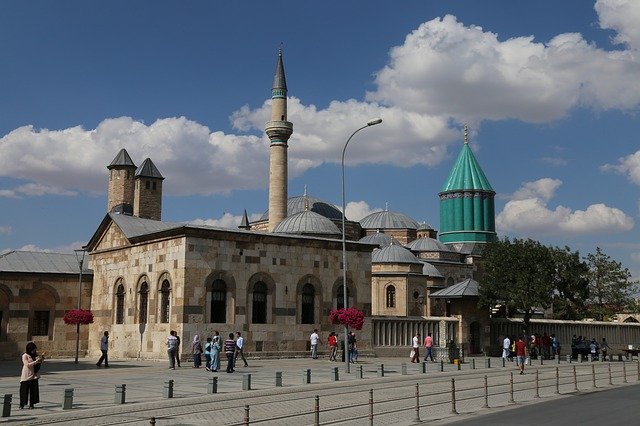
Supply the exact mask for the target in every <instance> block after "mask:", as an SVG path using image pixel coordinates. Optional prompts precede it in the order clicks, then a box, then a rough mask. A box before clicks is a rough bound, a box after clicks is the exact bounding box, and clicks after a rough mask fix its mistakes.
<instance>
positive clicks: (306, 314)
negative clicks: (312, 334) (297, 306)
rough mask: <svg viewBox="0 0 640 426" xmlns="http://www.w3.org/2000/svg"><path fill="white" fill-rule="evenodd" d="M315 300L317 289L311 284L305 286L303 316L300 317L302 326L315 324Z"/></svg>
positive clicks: (303, 289) (303, 288)
mask: <svg viewBox="0 0 640 426" xmlns="http://www.w3.org/2000/svg"><path fill="white" fill-rule="evenodd" d="M315 299H316V289H315V287H313V285H312V284H311V283H307V284H305V285H304V286H303V287H302V315H301V316H300V320H301V322H302V324H314V323H315Z"/></svg>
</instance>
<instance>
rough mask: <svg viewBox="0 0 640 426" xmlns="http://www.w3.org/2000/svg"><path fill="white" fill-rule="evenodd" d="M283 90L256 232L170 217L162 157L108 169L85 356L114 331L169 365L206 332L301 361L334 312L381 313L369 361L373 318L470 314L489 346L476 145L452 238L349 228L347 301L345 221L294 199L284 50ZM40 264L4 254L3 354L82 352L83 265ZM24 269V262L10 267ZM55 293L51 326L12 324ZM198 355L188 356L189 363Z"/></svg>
mask: <svg viewBox="0 0 640 426" xmlns="http://www.w3.org/2000/svg"><path fill="white" fill-rule="evenodd" d="M271 93H272V115H271V120H270V121H269V122H268V123H266V127H265V132H266V134H267V135H268V137H269V140H270V145H269V150H270V158H269V197H268V207H267V210H266V211H265V213H264V215H263V216H262V217H261V218H260V219H259V220H257V221H255V222H249V220H248V218H247V215H246V212H245V214H244V218H243V220H242V223H241V224H240V226H239V229H223V228H216V227H210V226H202V225H191V224H184V223H171V222H166V221H163V220H162V185H163V181H164V177H163V176H162V174H161V172H160V170H159V169H158V168H157V167H156V166H155V164H154V163H153V161H152V160H151V159H150V158H147V159H145V160H144V161H143V162H142V163H141V164H140V166H136V164H135V162H134V161H133V160H132V158H131V157H130V156H129V154H128V153H127V151H126V149H122V150H121V151H120V152H118V153H117V155H116V157H115V158H114V159H113V161H112V162H111V163H110V164H109V165H108V166H107V169H108V204H107V213H106V215H105V216H104V218H103V219H102V221H101V222H100V224H99V226H98V227H97V229H96V231H95V233H94V234H93V236H91V238H90V240H89V242H88V243H87V245H86V246H85V249H86V251H87V253H88V258H89V268H90V271H88V272H89V274H88V275H86V277H92V285H90V286H84V287H83V289H84V290H83V293H82V297H83V299H82V300H83V301H84V303H83V307H85V308H87V309H91V310H92V312H93V314H94V323H93V324H90V325H89V326H86V327H87V330H88V331H83V333H84V334H83V339H82V340H83V343H82V351H83V353H88V354H91V355H96V354H98V353H99V347H98V345H97V343H96V342H99V340H100V336H101V335H102V333H103V332H104V331H105V330H108V331H109V333H110V336H111V339H110V341H111V342H112V345H113V346H112V348H111V349H110V354H111V355H112V356H113V357H115V358H117V357H140V358H163V357H164V356H166V347H165V340H166V336H167V335H168V334H169V332H170V331H171V330H175V331H176V332H177V333H178V335H180V336H182V339H183V341H184V342H188V341H190V340H191V338H192V337H193V336H194V335H195V334H199V335H201V336H210V335H212V334H213V333H214V331H219V332H220V334H221V335H223V336H224V335H226V334H227V333H229V332H232V331H233V332H235V331H240V332H242V333H243V335H244V336H245V338H246V340H245V341H246V352H249V353H251V354H257V355H260V356H278V355H286V354H289V355H293V354H299V353H302V352H303V351H306V350H307V349H308V336H309V334H310V333H311V332H312V330H313V329H314V328H317V329H318V330H319V332H320V333H321V334H322V335H327V334H328V333H329V332H330V331H339V326H337V325H335V324H331V323H330V322H329V320H328V314H329V311H330V310H332V309H335V308H341V307H343V306H345V304H346V305H348V306H354V307H356V308H358V309H360V310H362V311H363V312H364V313H365V316H366V317H367V321H366V323H365V327H364V328H363V330H361V331H360V332H359V337H358V339H359V342H360V347H361V348H362V349H363V350H364V351H371V350H373V351H375V349H376V348H375V347H374V346H375V342H374V339H373V338H372V334H373V329H372V323H373V321H372V319H375V318H404V317H413V318H414V319H415V320H416V321H418V322H419V321H422V320H423V319H422V318H421V317H450V316H456V315H457V316H459V318H462V319H463V321H462V323H463V325H462V326H461V327H460V329H459V330H458V332H457V334H456V337H455V338H456V340H457V341H459V342H460V343H464V342H466V341H469V340H470V341H475V342H476V344H475V346H473V345H472V346H470V350H472V351H473V350H474V349H475V350H476V351H477V352H479V351H480V349H481V346H482V345H481V344H480V343H479V342H485V341H486V340H487V338H488V336H487V335H484V331H483V330H484V328H485V327H484V326H485V325H486V324H488V321H489V319H488V315H487V314H486V313H484V314H483V313H482V312H479V311H478V308H477V306H476V305H477V281H478V280H479V274H480V273H481V267H480V266H481V256H480V255H481V247H482V245H483V244H485V243H487V242H489V241H492V240H493V239H495V238H496V233H495V220H494V214H495V210H494V196H495V192H494V191H493V189H492V187H491V185H490V184H489V181H488V179H487V178H486V176H485V174H484V173H483V171H482V169H481V167H480V166H479V164H478V162H477V160H476V158H475V156H474V155H473V152H472V151H471V149H470V148H469V145H468V141H467V133H466V129H465V137H464V144H463V147H462V150H461V152H460V154H459V156H458V159H457V160H456V162H455V164H454V167H453V168H452V170H451V173H450V174H449V176H448V178H447V179H446V181H445V183H444V184H443V186H442V189H441V192H440V193H439V194H438V195H439V197H440V232H438V231H436V230H435V229H433V228H432V227H431V226H429V225H427V224H426V223H418V222H417V221H416V220H414V219H412V218H410V217H409V216H407V215H405V214H402V213H399V212H393V211H389V210H388V209H385V210H384V211H380V212H376V213H372V214H370V215H368V216H367V217H365V218H363V219H361V220H359V221H353V220H348V218H345V222H346V226H345V234H346V237H347V244H346V252H347V265H348V270H347V288H348V291H347V300H346V301H345V300H344V297H343V291H342V276H343V275H342V274H343V272H342V267H343V264H342V240H341V236H342V229H341V226H342V212H341V211H340V210H339V209H338V208H336V207H335V206H334V205H332V204H331V203H328V202H325V201H322V200H319V199H317V198H315V197H313V196H311V195H308V194H307V193H306V190H305V193H304V194H303V195H301V196H294V197H289V194H288V182H287V181H288V176H287V168H288V162H287V149H288V141H289V138H290V136H291V135H292V133H293V131H294V127H293V124H292V123H291V122H289V121H288V119H287V96H288V91H287V84H286V79H285V72H284V64H283V58H282V51H281V50H280V51H279V52H278V58H277V64H276V71H275V76H274V82H273V87H272V91H271ZM26 257H28V256H27V255H26V254H24V253H20V252H11V253H8V254H6V255H3V256H0V314H1V315H2V317H0V320H1V321H2V329H0V347H1V346H2V344H3V342H2V337H4V339H5V341H6V340H7V335H9V336H10V337H9V340H11V341H14V342H17V346H16V347H15V348H13V349H10V348H9V346H7V345H5V347H7V349H9V350H10V352H19V351H20V350H21V347H24V343H26V342H27V341H29V340H37V341H38V346H39V347H41V348H42V349H44V350H47V349H49V350H51V351H52V352H54V353H56V351H57V353H59V354H66V355H68V354H67V353H66V352H65V353H63V350H62V349H61V348H60V347H59V345H56V344H54V340H56V339H58V340H59V339H62V340H65V339H66V340H69V339H71V338H73V337H75V334H74V333H71V332H72V331H75V329H74V330H70V329H69V328H68V327H69V326H66V325H64V324H63V323H61V320H60V318H61V313H62V315H63V313H64V311H65V310H67V309H73V308H75V304H76V303H77V298H74V296H73V292H72V290H71V289H72V288H74V287H72V284H71V283H73V282H76V283H77V280H75V281H74V279H73V276H72V273H71V272H72V271H71V270H72V269H73V268H71V267H67V269H66V270H65V273H66V274H67V275H64V276H63V275H60V276H59V277H58V278H57V279H62V281H64V282H65V283H66V284H64V285H63V284H56V283H55V282H52V281H51V280H49V278H47V277H44V278H42V277H41V278H39V279H34V278H33V277H35V276H36V275H38V274H39V273H45V274H46V273H50V272H51V271H47V268H46V267H44V268H40V269H41V271H40V270H37V268H35V266H34V265H33V264H29V263H25V262H22V263H21V259H22V258H26ZM16 264H21V265H23V266H21V267H20V268H18V270H15V268H14V270H11V271H9V270H8V269H7V268H8V267H9V266H8V265H14V266H15V265H16ZM9 272H10V274H9ZM11 274H14V275H16V274H18V275H19V274H22V276H23V277H28V279H26V280H22V281H20V280H18V279H14V278H11V277H13V275H11ZM9 275H11V276H9ZM65 277H66V278H65ZM87 279H91V278H87ZM65 280H66V281H65ZM67 281H68V282H67ZM36 282H39V283H40V284H37V285H36V284H33V283H36ZM67 287H68V288H67ZM43 289H45V290H46V291H47V292H48V293H47V295H46V297H44V298H43V297H42V296H40V297H41V298H43V300H44V299H47V298H48V299H49V300H50V301H51V302H50V303H49V304H50V305H51V306H49V307H48V308H47V312H48V314H47V315H49V317H48V318H49V319H50V320H48V321H47V323H46V328H47V329H46V330H42V327H43V325H42V324H40V326H39V327H40V329H37V327H35V325H34V324H32V322H31V321H30V320H26V318H25V317H26V316H27V314H23V313H20V314H19V315H17V314H16V315H15V316H16V318H10V317H11V315H14V314H13V313H14V312H23V311H24V312H27V311H29V309H31V310H33V309H32V308H31V307H29V305H28V303H27V302H26V301H27V300H29V295H32V294H35V293H36V292H38V291H40V292H41V291H43ZM474 289H475V290H474ZM43 315H44V314H43ZM65 327H66V328H65ZM83 327H84V326H83ZM63 330H64V331H63ZM474 333H475V335H474V336H471V334H474ZM442 343H444V342H442ZM405 344H406V343H405ZM186 346H188V345H183V347H182V348H181V351H182V356H183V357H186V356H187V354H188V353H189V348H187V347H186Z"/></svg>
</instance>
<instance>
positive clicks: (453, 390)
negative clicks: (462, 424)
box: [451, 379, 458, 414]
mask: <svg viewBox="0 0 640 426" xmlns="http://www.w3.org/2000/svg"><path fill="white" fill-rule="evenodd" d="M451 414H458V410H456V379H451Z"/></svg>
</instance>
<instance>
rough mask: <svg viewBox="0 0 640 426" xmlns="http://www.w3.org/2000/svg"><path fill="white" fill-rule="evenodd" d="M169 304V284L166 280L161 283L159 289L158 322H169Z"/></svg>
mask: <svg viewBox="0 0 640 426" xmlns="http://www.w3.org/2000/svg"><path fill="white" fill-rule="evenodd" d="M170 303H171V284H169V281H168V280H164V281H162V286H161V287H160V322H161V323H168V322H169V308H170Z"/></svg>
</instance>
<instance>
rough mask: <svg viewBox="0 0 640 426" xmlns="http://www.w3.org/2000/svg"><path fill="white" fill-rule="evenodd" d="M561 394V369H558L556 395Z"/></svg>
mask: <svg viewBox="0 0 640 426" xmlns="http://www.w3.org/2000/svg"><path fill="white" fill-rule="evenodd" d="M559 394H560V369H559V368H558V367H556V395H559Z"/></svg>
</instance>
